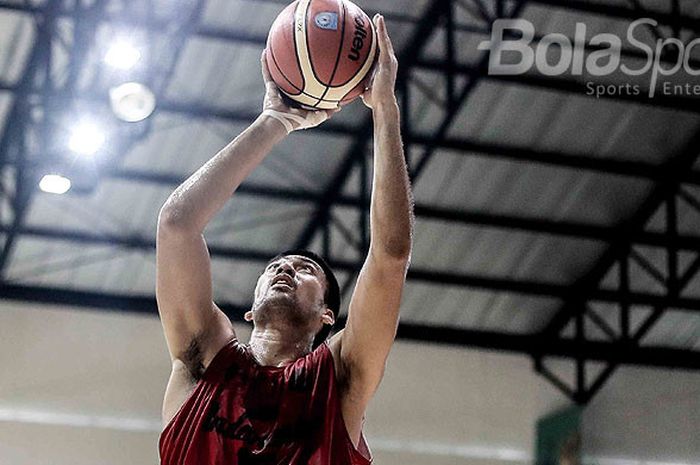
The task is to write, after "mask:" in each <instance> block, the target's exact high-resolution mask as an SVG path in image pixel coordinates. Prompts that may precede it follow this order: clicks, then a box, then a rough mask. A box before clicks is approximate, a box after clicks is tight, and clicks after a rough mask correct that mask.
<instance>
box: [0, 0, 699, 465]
mask: <svg viewBox="0 0 700 465" xmlns="http://www.w3.org/2000/svg"><path fill="white" fill-rule="evenodd" d="M357 3H358V5H359V6H361V7H362V8H363V9H364V10H365V11H366V12H367V13H368V14H370V15H373V14H374V13H375V12H381V13H383V14H384V16H385V18H386V21H387V25H388V28H389V33H390V34H391V37H392V40H393V42H394V46H395V48H396V51H397V55H398V58H399V63H400V71H399V76H398V81H397V95H398V97H399V100H400V104H401V107H402V126H403V128H402V133H403V137H404V147H405V150H406V156H407V162H408V164H409V168H410V171H411V178H412V182H413V187H414V194H415V198H416V215H417V223H416V234H415V244H414V251H413V258H412V266H411V269H410V271H409V274H408V281H407V285H406V289H405V292H404V299H403V304H402V312H401V323H400V326H399V331H398V340H397V343H396V345H395V348H394V349H393V351H392V354H391V356H390V359H389V364H388V368H387V371H386V375H385V379H384V382H383V384H382V386H381V388H380V390H379V392H378V393H377V396H376V397H375V399H374V400H373V402H372V403H371V405H370V407H369V410H368V412H367V422H366V426H365V430H366V434H367V438H368V442H369V445H370V448H371V449H372V451H373V453H374V456H375V463H376V464H378V465H385V464H386V465H394V464H402V465H408V464H435V465H442V464H499V465H500V464H510V463H538V464H540V463H541V464H545V463H547V464H550V463H562V464H564V463H566V464H569V463H572V464H573V463H579V462H584V463H592V464H600V465H662V464H663V465H691V464H692V465H697V464H700V372H699V371H698V370H699V369H700V274H699V273H698V270H700V232H699V231H700V162H699V161H698V158H699V157H700V104H699V103H700V100H698V99H700V89H699V90H698V91H693V88H692V86H693V85H697V84H700V81H699V80H698V77H697V75H695V74H693V73H688V72H687V71H688V69H691V70H698V69H700V46H695V45H700V42H698V41H695V42H693V41H694V40H695V39H696V38H697V36H698V32H700V4H698V3H697V2H695V1H692V0H568V1H564V0H518V1H512V0H502V1H501V0H433V1H428V0H416V1H407V0H377V1H374V2H367V1H359V0H358V2H357ZM286 4H287V2H284V1H276V0H142V1H139V2H135V1H126V0H123V1H120V0H92V1H87V0H85V1H83V0H45V1H30V0H26V1H22V0H5V1H2V0H0V367H1V368H0V465H20V464H21V465H24V464H29V465H34V464H52V465H53V464H57V465H63V464H66V465H67V464H71V465H82V464H91V465H95V464H101V465H111V464H115V465H116V464H127V463H129V464H136V463H138V464H153V463H158V452H157V441H158V436H159V433H160V430H161V422H160V409H161V403H162V398H163V394H164V391H165V386H166V383H167V380H168V376H169V372H170V360H169V357H168V353H167V348H166V345H165V339H164V336H163V333H162V327H161V325H160V321H159V319H158V313H157V308H156V305H155V298H154V289H155V230H156V223H157V215H158V211H159V209H160V207H161V206H162V204H163V202H164V201H165V200H166V199H167V197H168V196H169V195H170V193H172V191H173V190H174V189H175V188H176V187H177V186H178V184H179V183H181V182H182V181H184V180H185V179H186V178H187V177H188V176H189V175H190V174H192V173H193V172H194V171H196V170H197V169H198V168H199V167H200V166H201V165H202V164H204V163H205V162H206V161H207V160H208V159H209V158H210V157H212V156H213V155H214V154H215V153H216V152H217V151H218V150H219V149H220V148H221V147H223V146H224V145H225V144H226V143H227V142H228V141H229V140H231V139H232V138H233V137H235V136H236V135H237V134H239V133H240V132H241V131H242V130H243V129H245V127H246V126H247V125H248V124H249V123H250V122H252V121H253V120H254V119H255V117H256V116H257V115H258V113H259V111H260V109H261V102H262V97H263V86H262V79H261V77H260V69H259V57H260V53H261V51H262V49H263V47H264V45H265V39H266V35H267V31H268V29H269V27H270V25H271V24H272V22H273V20H274V18H275V17H276V16H277V14H278V13H279V12H280V11H281V10H282V9H283V8H284V6H285V5H286ZM499 18H500V19H507V18H514V19H516V18H517V19H525V20H527V21H528V22H529V23H531V24H532V25H533V26H534V30H535V36H534V38H533V41H532V48H533V50H534V49H535V48H538V49H541V50H542V55H543V57H544V58H545V59H546V60H547V62H548V63H552V64H554V63H557V62H558V60H560V59H562V56H563V55H564V54H563V53H562V49H561V47H558V46H551V43H552V42H557V41H558V43H562V40H563V39H567V40H569V41H570V42H571V43H574V38H577V41H576V44H577V45H579V46H580V50H581V53H584V55H585V56H586V57H589V56H591V54H594V53H595V52H599V51H600V50H601V48H602V46H601V44H600V43H595V41H592V39H593V37H594V36H595V35H596V34H600V33H607V34H612V35H614V36H617V37H619V38H621V40H622V47H621V49H620V56H621V62H622V63H623V64H626V65H628V66H629V67H630V68H634V69H638V68H642V67H644V66H645V64H646V63H648V62H649V59H650V56H651V53H652V52H653V51H655V50H656V47H657V46H658V44H665V43H667V42H668V43H669V44H670V43H671V42H669V41H670V40H671V39H675V40H677V41H680V42H675V43H676V44H679V43H680V44H683V47H682V48H683V50H681V51H682V52H683V53H679V48H680V47H678V46H669V47H665V48H663V50H662V52H661V53H659V54H658V55H654V56H653V57H652V58H655V57H658V63H659V66H662V67H663V68H664V69H667V70H669V69H670V70H672V69H673V68H674V65H675V64H676V63H680V62H682V61H683V60H685V64H686V66H685V67H681V69H679V70H677V71H676V72H667V73H666V74H668V75H667V76H665V75H661V76H660V77H659V82H658V83H657V85H656V86H655V88H656V89H657V92H656V95H655V96H654V97H653V98H650V97H649V90H650V85H651V82H652V81H651V71H649V72H647V73H643V74H642V75H640V76H629V75H627V74H625V73H623V72H622V71H621V70H620V68H616V69H615V71H614V72H612V73H610V74H609V75H605V76H592V75H589V74H588V73H587V72H586V70H584V72H583V74H581V73H578V74H577V73H575V72H574V71H573V69H571V68H570V67H569V68H567V69H566V70H565V71H564V72H563V73H559V74H557V75H551V73H545V72H542V69H538V68H537V67H533V68H532V69H530V70H528V71H527V73H525V74H524V75H517V76H509V75H498V74H494V73H490V72H489V68H488V64H489V57H490V55H489V52H488V51H487V50H483V49H480V48H479V44H480V43H481V42H483V41H488V40H490V39H491V33H492V25H493V23H494V21H495V20H496V19H499ZM640 18H653V19H654V20H655V21H656V23H657V26H656V27H653V26H651V25H648V24H647V25H643V26H642V27H639V28H637V29H636V33H635V37H636V38H637V39H638V40H639V41H640V42H642V43H643V44H645V45H647V46H648V47H650V48H649V53H646V52H645V50H646V49H644V48H641V47H639V46H636V47H635V46H633V44H631V43H630V42H629V41H627V40H626V37H627V36H626V34H627V32H628V29H629V27H630V24H631V23H633V22H634V21H635V20H637V19H640ZM577 24H579V25H580V24H584V25H585V27H586V32H585V36H584V37H581V36H580V34H577V31H578V30H580V26H579V28H578V29H577ZM550 34H558V36H551V35H550ZM518 37H519V36H518V34H517V33H515V34H514V35H512V36H511V38H513V39H517V38H518ZM553 37H555V38H556V39H555V38H553ZM562 38H563V39H562ZM548 44H549V45H548ZM694 44H695V45H694ZM540 46H541V47H540ZM516 58H517V57H513V56H512V55H511V56H507V59H508V60H513V59H516ZM545 71H546V70H545ZM664 83H668V85H670V86H673V85H677V86H684V85H685V84H690V85H691V87H690V89H687V88H684V90H683V91H682V92H681V91H674V92H664ZM601 85H602V86H603V88H602V89H603V92H601V94H600V95H598V96H597V97H596V96H592V95H589V94H590V92H589V90H590V89H591V86H594V88H595V86H601ZM627 86H637V87H636V88H637V89H639V92H637V93H635V92H630V91H629V87H627ZM671 88H672V89H674V88H673V87H671ZM371 139H372V123H371V115H370V113H369V111H368V110H367V109H366V108H365V107H364V106H363V105H362V104H361V103H359V102H355V103H353V104H351V105H349V106H347V107H346V108H345V109H344V110H343V111H342V112H340V113H338V114H337V115H336V116H334V118H333V119H332V120H331V121H329V122H327V123H325V124H324V125H323V126H321V127H319V128H317V129H314V130H313V131H306V132H304V133H302V134H296V133H295V134H294V135H292V136H290V137H289V138H288V139H287V140H286V141H285V142H284V143H282V144H280V145H278V146H277V147H276V149H275V150H274V152H273V153H272V154H271V155H270V156H269V157H267V158H266V159H265V161H264V162H263V163H262V164H261V165H260V166H259V167H258V168H257V169H256V170H255V172H254V173H253V174H252V175H251V176H250V177H249V178H248V179H247V180H246V182H245V183H244V184H243V185H242V186H241V188H240V189H239V191H238V192H237V193H236V195H235V196H234V198H233V199H232V201H231V202H230V203H229V204H228V205H227V207H226V208H225V209H224V210H223V211H222V212H221V213H220V214H219V215H218V216H217V217H216V219H215V220H214V221H213V222H212V223H211V224H210V225H209V227H208V229H207V230H206V232H205V236H206V238H207V242H208V245H209V248H210V253H211V256H212V271H213V280H214V283H213V284H214V292H215V300H216V302H217V304H219V306H220V307H222V308H223V309H224V310H225V311H226V312H227V314H228V315H229V317H230V318H231V320H232V321H234V322H235V323H236V330H237V333H238V334H239V335H241V339H243V340H247V337H248V333H249V327H248V326H247V325H246V324H245V323H243V322H242V315H243V312H244V311H245V310H246V309H247V308H249V306H250V302H251V296H252V293H253V288H254V284H255V281H256V279H257V276H258V275H259V274H260V272H261V271H262V269H263V266H264V264H265V263H266V261H267V260H268V259H269V258H271V257H272V256H274V255H275V254H276V253H277V252H279V251H281V250H284V249H288V248H291V247H308V248H311V249H313V250H315V251H317V252H319V253H321V254H323V255H324V256H325V257H326V258H327V259H328V260H329V262H330V263H331V264H332V266H333V267H334V269H335V270H337V274H338V276H339V280H340V282H341V287H342V288H343V295H344V302H345V303H346V305H347V301H348V300H349V297H350V295H351V292H352V289H353V284H354V282H355V278H356V275H357V271H358V270H359V267H360V265H361V263H362V260H363V259H364V256H365V254H366V250H367V247H368V211H367V207H368V198H369V189H370V188H371V175H372V150H371V142H372V140H371ZM344 312H345V307H344V309H343V312H342V313H341V315H342V314H344Z"/></svg>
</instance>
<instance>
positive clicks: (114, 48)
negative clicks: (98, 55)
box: [105, 41, 141, 70]
mask: <svg viewBox="0 0 700 465" xmlns="http://www.w3.org/2000/svg"><path fill="white" fill-rule="evenodd" d="M140 59H141V52H140V51H139V50H138V49H137V48H136V47H134V46H133V45H131V44H130V43H128V42H123V41H120V42H115V43H113V44H112V45H111V46H110V47H109V50H107V53H106V54H105V63H107V64H108V65H110V66H112V67H114V68H117V69H125V70H126V69H131V68H133V67H134V66H135V65H136V63H138V62H139V60H140Z"/></svg>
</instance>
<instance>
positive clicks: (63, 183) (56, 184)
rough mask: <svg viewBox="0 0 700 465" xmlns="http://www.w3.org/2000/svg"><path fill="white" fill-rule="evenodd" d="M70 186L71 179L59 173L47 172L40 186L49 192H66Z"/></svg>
mask: <svg viewBox="0 0 700 465" xmlns="http://www.w3.org/2000/svg"><path fill="white" fill-rule="evenodd" d="M70 186H71V183H70V179H68V178H64V177H63V176H61V175H58V174H47V175H45V176H44V177H43V178H41V181H39V188H40V189H41V190H42V191H44V192H48V193H49V194H65V193H66V192H68V191H69V190H70Z"/></svg>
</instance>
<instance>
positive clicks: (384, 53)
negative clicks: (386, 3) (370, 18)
mask: <svg viewBox="0 0 700 465" xmlns="http://www.w3.org/2000/svg"><path fill="white" fill-rule="evenodd" d="M374 18H375V19H374V23H375V25H376V27H377V40H378V42H379V55H380V57H382V58H385V59H386V58H389V57H390V56H391V55H393V54H394V47H393V45H392V44H391V39H390V38H389V33H388V32H387V30H386V23H385V22H384V17H383V16H382V15H380V14H379V13H377V14H376V15H375V17H374Z"/></svg>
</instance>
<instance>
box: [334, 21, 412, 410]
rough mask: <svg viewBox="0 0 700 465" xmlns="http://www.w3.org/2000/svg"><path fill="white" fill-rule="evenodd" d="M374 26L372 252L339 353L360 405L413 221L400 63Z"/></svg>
mask: <svg viewBox="0 0 700 465" xmlns="http://www.w3.org/2000/svg"><path fill="white" fill-rule="evenodd" d="M375 25H376V27H377V34H378V38H379V47H380V52H379V62H378V68H377V71H376V74H375V76H374V79H373V82H372V87H371V89H370V90H369V91H368V92H366V93H365V94H364V95H363V100H364V101H365V104H367V106H369V107H371V108H372V113H373V117H374V179H373V184H372V200H371V208H370V227H371V236H370V250H369V254H368V256H367V259H366V261H365V263H364V266H363V267H362V271H361V272H360V275H359V277H358V280H357V285H356V287H355V291H354V293H353V296H352V299H351V301H350V307H349V314H348V321H347V324H346V326H345V330H344V331H343V333H342V335H341V351H340V353H341V359H342V360H343V363H344V364H345V366H346V367H347V368H348V370H349V371H350V380H351V383H352V384H353V385H354V386H353V390H354V391H355V396H356V399H355V400H356V401H358V403H359V404H362V403H363V401H365V402H366V401H368V400H369V397H370V396H371V395H372V394H373V393H374V391H375V389H376V388H377V386H378V384H379V381H380V380H381V377H382V374H383V370H384V364H385V362H386V358H387V356H388V354H389V350H390V348H391V345H392V344H393V341H394V337H395V335H396V328H397V324H398V318H399V304H400V301H401V292H402V289H403V285H404V282H405V277H406V270H407V267H408V263H409V260H410V254H411V245H412V231H413V221H414V220H413V201H412V196H411V189H410V182H409V177H408V172H407V167H406V162H405V160H404V153H403V147H402V143H401V134H400V123H399V109H398V105H397V102H396V97H395V94H394V86H395V82H396V72H397V67H398V64H397V61H396V57H395V55H394V51H393V47H392V45H391V41H390V40H389V36H388V34H387V30H386V26H385V24H384V19H383V18H382V17H375ZM357 397H360V398H357ZM345 413H346V414H348V412H345ZM356 413H357V414H361V412H359V411H358V412H356Z"/></svg>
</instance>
